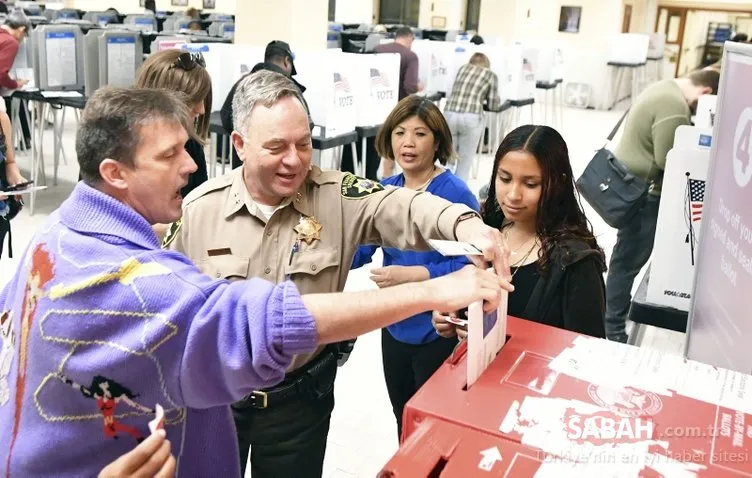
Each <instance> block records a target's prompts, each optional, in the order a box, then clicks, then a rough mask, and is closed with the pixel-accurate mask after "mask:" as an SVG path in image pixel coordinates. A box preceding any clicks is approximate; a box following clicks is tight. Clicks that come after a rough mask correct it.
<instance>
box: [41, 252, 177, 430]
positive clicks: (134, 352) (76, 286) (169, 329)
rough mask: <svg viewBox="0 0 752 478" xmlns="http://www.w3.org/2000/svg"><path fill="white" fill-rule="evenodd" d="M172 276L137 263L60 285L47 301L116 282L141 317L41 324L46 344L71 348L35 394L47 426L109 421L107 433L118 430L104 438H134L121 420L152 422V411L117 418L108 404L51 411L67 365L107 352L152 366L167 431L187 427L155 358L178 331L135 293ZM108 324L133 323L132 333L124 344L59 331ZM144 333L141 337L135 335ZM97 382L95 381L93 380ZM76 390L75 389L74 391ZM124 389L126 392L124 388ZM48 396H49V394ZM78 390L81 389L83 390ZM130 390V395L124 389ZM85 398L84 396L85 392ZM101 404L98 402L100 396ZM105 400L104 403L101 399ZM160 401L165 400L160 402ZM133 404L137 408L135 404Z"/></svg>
mask: <svg viewBox="0 0 752 478" xmlns="http://www.w3.org/2000/svg"><path fill="white" fill-rule="evenodd" d="M58 252H59V253H60V254H61V256H62V257H64V254H63V252H62V251H58ZM170 273H172V271H171V270H170V269H168V268H167V267H165V266H163V265H161V264H159V263H157V262H149V263H141V262H139V261H138V260H137V259H135V258H128V259H127V260H125V261H123V262H122V263H121V264H120V266H117V269H116V270H115V271H106V272H102V273H98V274H94V275H92V276H90V277H87V278H85V279H82V280H80V281H78V282H75V283H73V284H64V283H60V284H56V285H55V286H54V287H52V289H51V290H50V294H49V297H50V299H51V300H53V301H57V300H61V299H63V298H66V297H69V296H72V295H75V294H82V295H86V294H90V293H92V289H95V288H97V287H98V286H101V285H106V284H111V283H113V282H115V283H120V284H122V285H124V286H126V287H127V288H128V289H129V290H131V291H132V292H133V294H135V296H136V299H137V301H134V302H137V303H138V304H139V308H140V309H141V311H128V310H105V309H54V308H51V309H48V310H47V311H46V313H45V314H44V315H43V316H42V318H41V320H40V321H39V330H40V336H41V338H42V339H43V340H45V341H48V342H52V343H58V344H64V345H69V346H70V349H69V350H68V352H67V353H66V354H65V356H64V357H63V359H62V360H61V362H60V364H59V365H58V367H57V370H55V371H51V372H50V373H49V374H47V376H45V377H44V378H43V379H42V381H41V382H40V383H39V386H38V387H37V389H36V391H35V392H34V402H35V405H36V408H37V412H38V413H39V415H40V416H41V417H42V418H43V419H44V420H46V421H48V422H63V421H82V420H100V419H102V418H103V417H104V418H105V427H107V426H108V422H109V424H110V425H111V424H112V423H117V425H113V426H114V427H115V428H111V429H110V431H109V432H108V431H107V430H105V435H106V436H108V437H109V436H111V434H112V433H115V435H117V432H119V431H122V432H125V433H128V434H130V435H131V436H133V437H134V438H135V435H134V433H132V430H133V429H131V431H129V430H128V429H127V428H130V427H127V426H126V425H124V424H123V423H122V420H123V419H124V418H127V417H132V416H151V415H153V413H154V411H153V410H152V409H150V408H148V407H142V406H133V405H131V404H130V403H129V402H128V401H126V402H125V403H127V404H128V405H131V406H130V407H129V408H125V409H123V408H122V407H119V408H118V409H117V413H115V407H114V403H113V406H111V407H110V404H109V402H107V401H106V400H105V402H104V403H98V405H100V407H99V408H100V410H101V413H78V414H75V413H74V414H71V413H62V414H61V413H56V412H55V411H53V409H52V408H53V403H55V402H49V398H48V397H50V396H52V395H55V396H57V395H58V394H59V393H60V388H57V387H59V384H61V383H66V384H68V385H72V384H71V383H68V382H66V381H65V380H66V376H65V369H66V365H67V363H68V361H69V360H70V359H71V357H73V356H74V355H75V354H76V353H85V352H86V351H87V350H88V349H89V348H95V349H96V348H109V349H111V350H112V351H113V352H116V353H117V352H119V353H124V354H127V355H129V356H132V358H129V359H128V360H129V361H131V360H135V359H146V360H148V361H150V362H152V364H153V366H154V368H155V371H156V374H157V376H158V379H159V384H160V391H161V392H162V394H163V396H164V401H163V403H167V404H168V406H167V407H165V423H166V424H169V425H175V424H181V423H182V424H184V423H185V416H186V412H187V410H186V409H185V408H184V407H179V406H178V405H177V404H176V403H175V401H174V400H173V399H172V397H171V396H170V395H169V393H168V390H167V383H166V381H165V379H164V374H163V371H162V367H161V365H160V363H159V360H158V359H157V357H156V356H155V355H154V353H155V352H156V351H157V349H159V347H161V346H162V345H164V344H165V343H166V342H168V341H169V340H170V339H171V338H173V337H174V336H175V335H177V333H178V327H177V326H176V325H175V324H173V323H172V322H170V320H169V317H167V316H165V315H164V314H159V313H151V312H147V310H148V306H147V304H146V302H145V301H144V299H143V297H142V294H141V292H140V290H139V288H138V287H137V279H139V278H147V277H154V276H159V275H167V274H170ZM107 321H112V322H115V323H122V322H123V321H131V322H133V324H134V325H133V327H132V328H133V330H134V333H132V334H128V335H126V336H123V337H122V338H121V339H118V340H113V339H106V340H105V339H103V338H99V337H89V338H85V337H83V336H82V335H81V334H80V333H78V332H79V331H80V330H81V329H78V328H76V327H61V326H60V324H62V323H65V322H72V323H76V324H79V325H80V327H82V328H83V329H85V328H86V324H87V323H92V324H101V323H106V322H107ZM139 328H141V332H140V333H139V332H135V331H137V330H138V329H139ZM102 380H106V381H108V382H110V383H117V382H114V381H113V380H111V379H107V378H104V377H102ZM95 382H96V377H95ZM97 386H98V384H96V383H94V382H92V385H91V386H90V387H88V390H92V391H94V392H95V396H96V393H98V392H97V390H96V387H97ZM74 388H76V387H75V386H74ZM123 388H125V387H123ZM45 390H46V391H45ZM79 390H80V389H79ZM126 390H127V389H126ZM81 391H82V393H84V392H83V390H81ZM123 397H125V399H128V400H131V401H132V398H131V397H128V395H127V394H126V395H120V396H119V398H118V400H116V402H117V401H121V400H124V398H123ZM97 400H100V397H98V396H97ZM102 400H103V399H102ZM159 400H160V401H162V399H161V398H160V399H159ZM134 403H135V402H134ZM103 406H105V407H109V409H110V411H108V412H107V413H108V414H109V417H108V416H107V415H105V409H104V408H103Z"/></svg>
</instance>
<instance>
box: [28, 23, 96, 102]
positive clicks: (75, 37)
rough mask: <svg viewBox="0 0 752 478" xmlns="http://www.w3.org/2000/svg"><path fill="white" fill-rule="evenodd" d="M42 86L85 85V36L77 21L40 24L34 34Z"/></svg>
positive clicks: (38, 81)
mask: <svg viewBox="0 0 752 478" xmlns="http://www.w3.org/2000/svg"><path fill="white" fill-rule="evenodd" d="M31 37H32V45H33V48H34V51H35V54H34V72H35V83H36V85H37V87H38V88H39V89H40V90H43V91H44V90H78V91H80V90H83V89H84V84H85V80H84V47H83V45H84V37H83V34H82V33H81V29H80V28H79V27H77V26H76V25H40V26H39V27H37V28H35V29H34V30H33V31H32V34H31Z"/></svg>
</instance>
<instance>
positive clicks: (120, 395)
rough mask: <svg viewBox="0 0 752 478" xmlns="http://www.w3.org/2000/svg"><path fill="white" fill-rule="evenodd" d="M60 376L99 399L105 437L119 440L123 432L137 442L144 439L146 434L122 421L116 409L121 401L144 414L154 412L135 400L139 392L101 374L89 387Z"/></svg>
mask: <svg viewBox="0 0 752 478" xmlns="http://www.w3.org/2000/svg"><path fill="white" fill-rule="evenodd" d="M59 378H60V379H61V380H62V381H63V382H65V383H66V384H67V385H70V386H71V387H72V388H73V389H74V390H78V391H79V392H81V394H82V395H83V396H84V397H86V398H90V399H93V400H96V401H97V408H98V409H99V411H100V413H101V416H102V419H103V427H104V428H103V431H104V436H105V437H107V438H112V439H115V440H117V439H118V438H120V434H121V433H127V434H128V435H130V436H131V437H133V439H134V440H136V442H137V443H140V442H141V441H143V439H144V436H143V435H142V434H141V432H140V431H138V430H137V429H135V428H133V427H131V426H128V425H126V424H124V423H122V422H121V421H120V420H118V418H117V416H116V415H115V409H116V408H117V406H118V404H119V403H120V402H123V403H125V404H126V405H128V406H130V407H131V408H134V409H136V410H139V411H141V412H143V413H144V414H153V413H154V412H155V410H153V409H151V408H148V407H145V406H143V405H141V404H139V403H137V402H136V401H135V400H134V399H135V398H136V397H138V394H137V393H133V392H132V391H131V390H130V389H128V388H127V387H125V386H123V385H121V384H119V383H118V382H116V381H114V380H112V379H109V378H107V377H103V376H101V375H95V376H94V378H93V379H92V381H91V385H89V386H88V387H86V386H84V385H81V384H79V383H76V382H74V381H73V380H71V379H69V378H68V377H66V376H64V375H61V376H60V377H59Z"/></svg>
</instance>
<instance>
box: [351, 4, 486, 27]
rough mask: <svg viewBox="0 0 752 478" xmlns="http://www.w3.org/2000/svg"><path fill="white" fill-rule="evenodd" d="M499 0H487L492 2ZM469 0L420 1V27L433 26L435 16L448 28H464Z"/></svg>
mask: <svg viewBox="0 0 752 478" xmlns="http://www.w3.org/2000/svg"><path fill="white" fill-rule="evenodd" d="M351 1H354V0H351ZM492 1H498V0H485V2H482V3H486V2H492ZM466 12H467V0H422V1H421V2H420V20H419V21H418V26H419V27H420V28H433V25H432V23H431V20H432V18H433V17H444V18H446V27H444V28H445V29H446V30H464V29H465V14H466Z"/></svg>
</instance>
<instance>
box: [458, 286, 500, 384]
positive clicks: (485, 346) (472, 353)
mask: <svg viewBox="0 0 752 478" xmlns="http://www.w3.org/2000/svg"><path fill="white" fill-rule="evenodd" d="M508 297H509V296H508V292H507V291H505V290H502V291H501V300H500V301H499V307H498V308H497V309H496V310H492V311H491V312H488V313H484V312H483V301H481V300H479V301H477V302H473V303H472V304H470V306H469V307H468V308H467V386H468V387H471V386H472V385H473V384H474V383H475V381H476V380H478V377H480V376H481V374H482V373H483V372H484V371H485V370H486V369H487V368H488V365H489V364H490V363H491V362H493V360H494V358H496V354H498V353H499V350H501V347H503V346H504V343H505V342H506V340H507V299H508Z"/></svg>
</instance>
